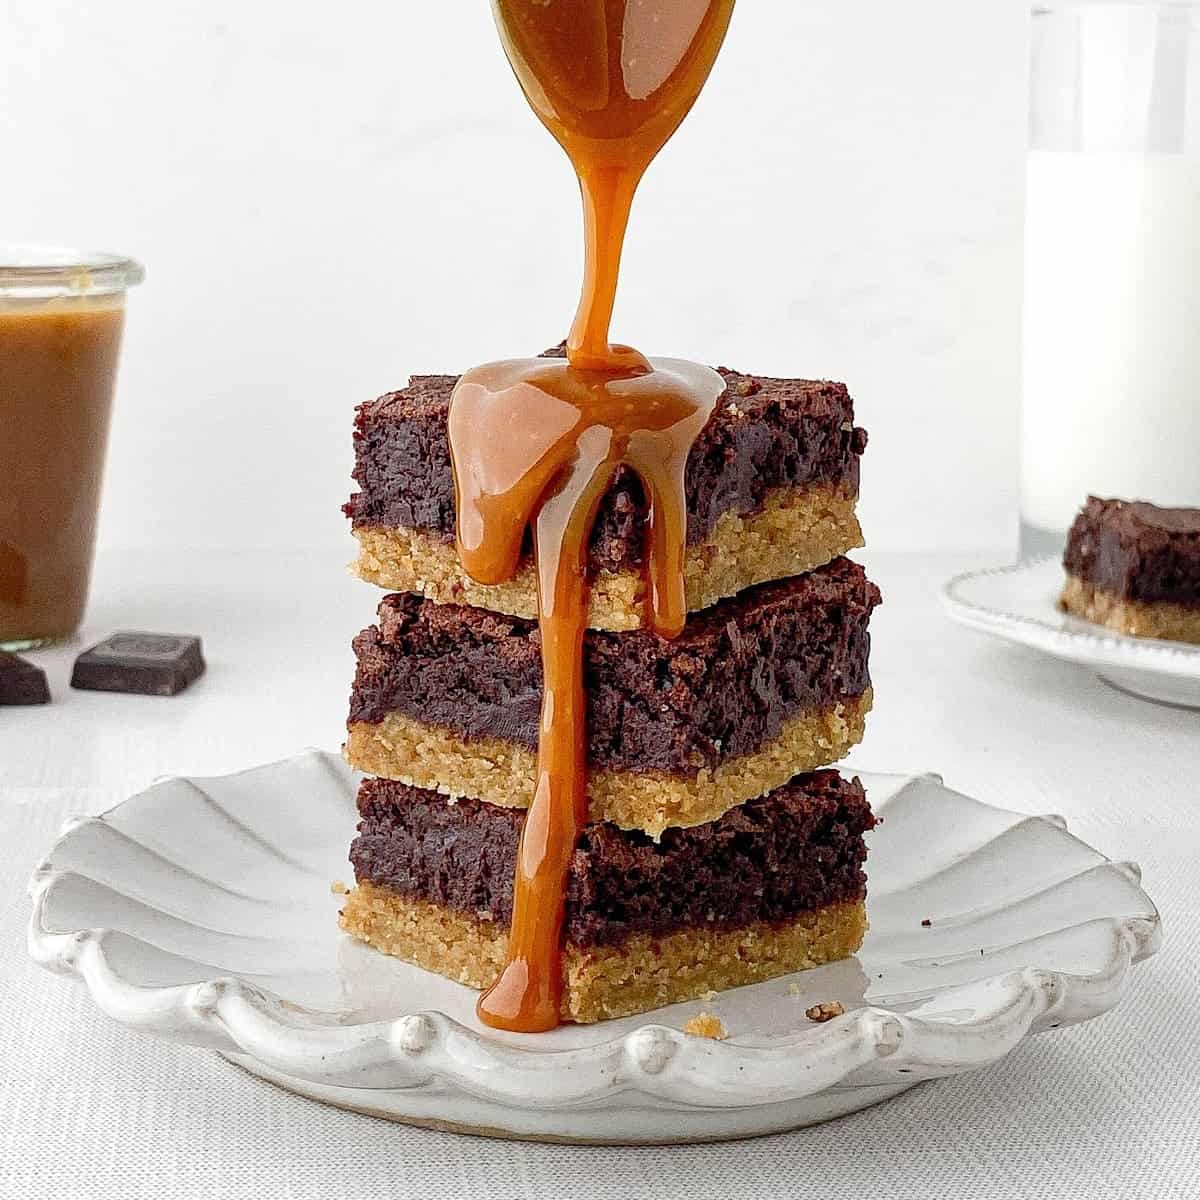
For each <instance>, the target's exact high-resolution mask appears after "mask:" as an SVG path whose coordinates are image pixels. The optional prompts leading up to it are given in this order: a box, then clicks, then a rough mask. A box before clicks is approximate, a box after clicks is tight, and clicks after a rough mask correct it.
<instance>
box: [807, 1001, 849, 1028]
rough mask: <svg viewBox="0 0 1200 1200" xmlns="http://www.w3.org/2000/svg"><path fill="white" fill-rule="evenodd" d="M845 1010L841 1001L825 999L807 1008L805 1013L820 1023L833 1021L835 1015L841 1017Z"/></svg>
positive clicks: (810, 1018) (811, 1019)
mask: <svg viewBox="0 0 1200 1200" xmlns="http://www.w3.org/2000/svg"><path fill="white" fill-rule="evenodd" d="M845 1011H846V1010H845V1009H844V1008H843V1007H842V1005H841V1002H840V1001H838V1000H825V1001H822V1002H821V1003H820V1004H814V1005H813V1006H812V1008H806V1009H805V1010H804V1015H805V1016H806V1017H807V1018H808V1019H809V1020H810V1021H816V1022H817V1023H818V1024H821V1023H822V1022H825V1021H832V1020H833V1018H834V1017H840V1016H841V1015H842V1013H844V1012H845Z"/></svg>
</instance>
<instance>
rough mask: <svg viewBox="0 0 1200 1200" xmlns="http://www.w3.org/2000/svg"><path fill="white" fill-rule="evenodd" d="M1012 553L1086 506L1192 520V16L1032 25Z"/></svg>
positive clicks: (1043, 14)
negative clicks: (1144, 504) (1155, 508)
mask: <svg viewBox="0 0 1200 1200" xmlns="http://www.w3.org/2000/svg"><path fill="white" fill-rule="evenodd" d="M1030 90H1031V94H1030V101H1031V107H1030V124H1029V130H1030V151H1029V165H1028V172H1029V174H1028V192H1027V209H1026V225H1025V314H1024V324H1025V329H1024V396H1023V404H1022V414H1021V427H1022V428H1021V555H1022V557H1023V558H1027V557H1032V556H1034V555H1039V554H1054V553H1058V552H1060V551H1061V549H1062V545H1063V541H1064V536H1065V531H1066V530H1067V528H1068V527H1069V525H1070V523H1071V520H1072V518H1073V517H1074V515H1075V512H1076V510H1077V509H1078V508H1079V506H1080V505H1081V504H1082V503H1083V501H1084V498H1085V497H1086V496H1087V495H1088V493H1089V492H1090V493H1094V494H1097V495H1101V496H1115V497H1120V498H1122V499H1139V500H1150V501H1153V502H1154V503H1157V504H1164V505H1184V506H1200V3H1197V2H1192V0H1187V2H1184V0H1176V2H1174V3H1171V2H1167V0H1160V2H1148V3H1135V2H1132V0H1074V2H1068V3H1049V4H1044V5H1043V4H1039V5H1037V6H1036V7H1035V8H1034V9H1033V45H1032V67H1031V72H1030Z"/></svg>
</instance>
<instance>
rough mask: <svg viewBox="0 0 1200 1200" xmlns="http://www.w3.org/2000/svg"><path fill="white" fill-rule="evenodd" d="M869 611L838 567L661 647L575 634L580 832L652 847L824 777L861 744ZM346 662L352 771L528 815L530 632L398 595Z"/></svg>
mask: <svg viewBox="0 0 1200 1200" xmlns="http://www.w3.org/2000/svg"><path fill="white" fill-rule="evenodd" d="M878 603H879V592H878V590H877V589H876V587H875V585H874V584H872V583H871V582H869V581H868V579H867V577H866V575H865V574H864V572H863V570H862V568H861V567H859V566H858V565H857V564H856V563H852V562H850V561H849V560H848V559H844V558H839V559H835V560H834V561H833V562H831V563H829V564H828V565H826V566H824V567H822V568H820V569H819V570H817V571H813V572H811V573H810V574H808V575H803V576H799V577H797V578H794V579H789V580H784V581H781V582H778V583H770V584H764V585H762V586H760V587H757V588H752V589H750V590H748V591H746V592H743V593H742V594H741V595H739V596H737V597H734V598H733V599H730V600H725V601H722V602H721V603H720V604H717V605H716V606H715V607H713V608H711V609H708V610H706V611H704V612H703V613H698V614H693V616H692V617H691V618H690V619H689V620H688V623H687V626H686V628H685V629H684V631H683V633H682V634H681V635H680V636H679V637H677V638H674V639H671V640H668V639H665V638H660V637H658V636H657V635H655V634H653V633H651V632H650V631H648V630H635V631H630V632H627V633H610V632H603V631H598V630H589V632H588V634H587V637H586V639H585V643H584V672H585V688H586V691H587V705H588V709H587V721H588V767H589V779H588V796H589V800H590V806H591V819H592V820H593V821H610V822H612V823H613V824H615V825H618V826H621V827H622V828H625V829H641V830H643V831H645V832H647V833H649V834H650V835H651V836H653V837H657V836H659V835H660V834H661V833H662V831H663V830H664V829H666V828H668V827H669V826H674V825H698V824H701V823H704V822H707V821H712V820H715V819H716V818H718V817H720V816H721V815H722V814H723V813H725V812H727V811H728V810H729V809H730V808H732V807H734V806H735V805H738V804H741V803H743V802H745V801H746V800H749V799H751V798H753V797H755V796H760V795H763V794H764V793H766V792H769V791H770V790H772V789H773V788H776V787H779V786H780V785H782V784H783V783H786V782H787V781H788V780H789V779H791V778H792V776H793V775H795V774H797V773H798V772H803V771H811V770H814V769H815V768H817V767H821V766H825V765H827V764H829V763H832V762H836V761H837V760H838V759H839V758H841V757H842V756H843V755H844V754H845V753H846V752H847V751H848V750H849V749H850V747H852V746H853V745H855V744H856V743H857V742H858V741H859V740H860V739H861V737H862V732H863V722H864V719H865V716H866V714H867V712H868V710H869V709H870V706H871V691H870V677H869V675H868V671H867V658H868V651H869V648H870V637H869V635H868V633H867V624H868V621H869V619H870V615H871V610H872V609H873V608H874V607H875V605H876V604H878ZM354 648H355V653H356V654H357V656H358V670H357V674H356V677H355V681H354V689H353V692H352V694H351V698H350V720H349V725H348V729H349V739H348V742H347V747H346V751H347V757H348V759H349V761H350V763H351V765H353V766H354V767H357V768H358V769H359V770H362V771H365V772H367V773H369V774H372V775H378V776H382V777H384V778H387V779H394V780H399V781H401V782H404V783H408V784H411V785H413V786H416V787H422V788H432V789H436V790H438V791H441V792H444V793H448V794H450V795H454V796H469V797H473V798H475V799H480V800H486V801H489V802H490V803H492V804H498V805H503V806H506V807H525V806H527V805H528V804H529V801H530V798H531V797H532V794H533V787H534V778H535V770H536V755H537V733H538V714H539V710H540V707H541V700H542V666H541V648H540V642H539V637H538V630H537V624H536V622H533V621H529V620H525V619H523V618H518V617H508V616H501V615H498V614H496V613H492V612H488V611H485V610H483V609H476V608H468V607H465V606H461V605H439V604H434V603H433V602H431V601H428V600H423V599H422V598H420V597H418V596H414V595H408V594H398V595H392V596H387V597H385V599H384V600H383V602H382V604H381V605H380V607H379V624H378V625H375V626H371V627H370V628H369V629H366V630H364V631H363V632H362V633H361V634H359V635H358V637H357V638H356V639H355V643H354Z"/></svg>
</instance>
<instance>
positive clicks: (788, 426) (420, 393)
mask: <svg viewBox="0 0 1200 1200" xmlns="http://www.w3.org/2000/svg"><path fill="white" fill-rule="evenodd" d="M720 370H721V374H722V375H723V376H724V377H725V381H726V389H725V391H724V393H723V394H722V395H721V397H720V399H719V400H718V401H717V406H716V409H715V411H714V413H713V415H712V417H711V418H710V419H709V422H708V424H707V425H706V426H705V428H704V430H703V431H702V433H701V434H700V437H699V439H698V440H697V442H696V444H695V446H694V447H693V448H692V452H691V455H690V457H689V458H688V464H687V473H686V479H685V487H686V492H687V510H688V525H687V537H688V541H689V543H693V544H694V543H697V542H699V541H701V540H703V538H704V537H705V536H706V535H707V534H708V533H709V532H710V531H711V530H712V529H713V527H714V526H715V525H716V523H717V521H718V519H719V518H720V517H721V516H722V514H724V513H729V512H732V513H742V514H744V513H749V512H753V511H755V510H757V509H758V508H760V507H761V506H762V505H763V503H764V502H765V500H766V498H767V497H768V495H769V494H770V493H772V492H773V491H775V490H777V489H780V488H800V487H805V486H807V485H811V484H826V485H836V489H835V490H837V491H838V492H840V493H842V494H844V495H848V496H851V497H853V496H855V495H857V492H858V463H859V456H860V455H861V454H862V452H863V449H864V447H865V446H866V437H867V435H866V433H865V431H864V430H862V429H857V428H855V426H854V406H853V401H852V400H851V398H850V396H849V394H848V393H847V391H846V388H845V386H844V385H843V384H840V383H829V382H822V381H810V380H803V379H769V378H759V377H755V376H750V375H743V374H740V373H739V372H737V371H730V370H727V369H725V368H721V369H720ZM456 382H457V376H453V375H417V376H414V377H413V378H412V379H411V380H410V381H409V385H408V387H406V388H404V389H403V390H401V391H398V392H389V393H388V394H387V395H384V396H380V397H379V398H378V399H377V400H372V401H369V402H368V403H366V404H363V405H361V406H360V407H359V409H358V411H357V419H356V421H355V429H354V449H355V468H354V479H355V480H356V482H357V483H358V485H359V489H360V490H359V491H358V492H356V493H355V494H354V495H353V496H351V498H350V501H349V502H348V503H347V504H346V506H345V512H346V514H347V516H349V517H350V518H351V520H352V521H353V522H354V524H355V526H356V527H360V526H361V527H382V528H400V529H408V530H418V531H422V532H425V533H431V534H434V535H436V536H437V537H438V538H439V539H441V540H443V541H446V542H449V541H452V540H453V538H454V532H455V505H454V479H453V475H452V472H451V465H450V447H449V443H448V440H447V434H446V423H447V414H448V411H449V404H450V393H451V391H452V390H453V388H454V384H455V383H456ZM645 524H646V500H645V496H644V495H643V492H642V488H641V485H640V483H639V482H638V480H637V478H636V476H635V475H634V474H633V472H632V471H630V470H628V469H622V470H621V471H620V472H618V474H617V477H616V479H615V480H614V482H613V485H612V487H611V488H610V489H609V491H608V493H607V494H606V496H605V497H604V500H603V502H602V503H601V506H600V511H599V514H598V516H597V518H596V524H595V529H594V531H593V534H592V545H591V564H592V567H593V569H599V570H608V571H620V570H627V569H629V568H630V567H635V566H637V565H639V564H640V563H641V560H642V552H643V543H644V540H645Z"/></svg>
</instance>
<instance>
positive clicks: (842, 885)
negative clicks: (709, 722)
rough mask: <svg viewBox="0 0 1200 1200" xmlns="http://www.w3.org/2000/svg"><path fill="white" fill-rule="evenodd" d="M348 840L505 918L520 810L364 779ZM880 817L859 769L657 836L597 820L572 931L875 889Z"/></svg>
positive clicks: (442, 896) (570, 914) (376, 879)
mask: <svg viewBox="0 0 1200 1200" xmlns="http://www.w3.org/2000/svg"><path fill="white" fill-rule="evenodd" d="M358 810H359V815H360V817H361V818H362V819H361V821H360V823H359V827H358V828H359V833H358V837H357V838H356V839H355V841H354V842H353V844H352V845H351V848H350V860H351V862H352V863H353V864H354V871H355V876H356V878H357V879H358V880H359V881H360V882H362V881H369V882H371V883H374V884H378V885H381V886H383V887H386V888H388V889H390V890H391V891H393V892H397V893H400V894H402V895H404V896H407V897H410V898H412V899H415V900H421V901H426V902H429V903H432V904H436V905H439V906H441V907H443V908H448V909H452V910H454V911H456V912H460V913H464V914H468V915H470V916H473V917H475V918H477V919H479V920H487V921H492V922H495V923H496V924H498V925H500V926H503V927H507V925H508V923H509V921H510V919H511V917H512V890H513V874H514V869H515V864H516V853H517V843H518V839H519V837H520V831H521V822H522V814H521V813H520V812H519V811H518V810H514V809H506V808H498V807H496V806H495V805H490V804H485V803H482V802H481V801H476V800H460V801H458V802H456V803H449V802H447V800H446V799H445V797H443V796H440V795H438V794H437V793H435V792H429V791H425V790H423V789H420V788H412V787H408V786H407V785H406V784H402V783H396V782H393V781H390V780H382V779H368V780H365V781H364V782H363V783H362V785H361V786H360V788H359V794H358ZM874 824H875V820H874V817H873V816H872V815H871V810H870V807H869V806H868V804H867V800H866V796H865V795H864V793H863V788H862V785H861V784H860V783H859V782H858V780H856V779H855V780H847V779H843V778H842V777H841V776H840V775H838V773H837V772H836V771H818V772H814V773H813V774H811V775H800V776H797V777H796V778H795V779H793V780H792V781H791V782H790V783H788V784H786V785H784V786H783V787H781V788H777V789H776V790H775V791H774V792H772V793H771V794H770V795H769V796H765V797H761V798H760V799H757V800H752V801H749V802H748V803H746V804H744V805H742V806H740V807H739V808H736V809H733V810H731V811H730V812H728V813H726V814H725V815H724V816H723V817H721V818H720V819H719V820H717V821H712V822H710V823H708V824H706V825H698V826H693V827H692V828H690V829H670V830H667V831H666V832H665V833H664V834H663V835H662V838H661V840H660V841H658V842H655V841H653V840H652V839H651V838H649V837H647V836H646V835H645V834H642V833H638V832H630V831H626V830H620V829H617V828H616V827H615V826H612V825H608V824H605V823H600V824H591V825H589V826H587V828H586V829H585V832H584V834H583V837H582V838H581V840H580V843H579V845H578V847H577V849H576V851H575V854H574V857H573V858H572V862H571V867H570V873H569V877H568V883H567V901H566V914H565V920H564V940H565V941H566V942H567V943H568V944H572V945H576V946H595V945H608V944H612V943H614V942H618V941H620V940H622V939H624V938H627V937H629V936H631V935H634V934H648V935H655V936H657V935H663V934H668V933H671V932H673V931H677V930H681V929H687V928H692V927H703V928H722V927H724V928H731V927H737V926H745V925H750V924H754V923H759V922H767V923H773V922H781V921H786V920H789V919H790V918H792V917H794V916H795V915H796V914H798V913H802V912H807V911H810V910H814V909H819V908H823V907H824V906H826V905H829V904H832V903H835V902H840V901H856V900H861V899H862V897H863V895H864V893H865V887H866V877H865V875H864V874H863V870H862V864H863V861H864V860H865V858H866V847H865V845H864V842H863V833H864V832H865V831H866V830H868V829H870V828H872V827H873V826H874Z"/></svg>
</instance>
